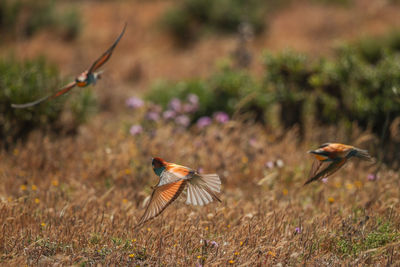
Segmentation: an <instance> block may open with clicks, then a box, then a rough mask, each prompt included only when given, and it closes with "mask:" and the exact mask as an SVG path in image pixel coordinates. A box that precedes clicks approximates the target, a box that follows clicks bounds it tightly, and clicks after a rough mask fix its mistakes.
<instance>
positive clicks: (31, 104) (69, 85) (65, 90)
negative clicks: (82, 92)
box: [11, 82, 76, 108]
mask: <svg viewBox="0 0 400 267" xmlns="http://www.w3.org/2000/svg"><path fill="white" fill-rule="evenodd" d="M75 85H76V82H71V83H69V84H67V85H66V86H65V87H63V88H61V89H60V90H59V91H57V92H56V93H55V94H53V95H47V96H45V97H42V98H40V99H38V100H36V101H33V102H29V103H25V104H11V106H12V107H13V108H29V107H32V106H35V105H37V104H39V103H41V102H43V101H45V100H47V99H48V98H50V99H53V98H56V97H58V96H60V95H63V94H65V93H66V92H68V91H69V90H71V89H72V88H74V87H75Z"/></svg>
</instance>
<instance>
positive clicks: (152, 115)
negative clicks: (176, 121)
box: [146, 111, 160, 121]
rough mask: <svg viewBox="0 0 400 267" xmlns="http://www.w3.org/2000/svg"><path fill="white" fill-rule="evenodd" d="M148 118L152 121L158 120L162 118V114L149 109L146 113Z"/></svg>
mask: <svg viewBox="0 0 400 267" xmlns="http://www.w3.org/2000/svg"><path fill="white" fill-rule="evenodd" d="M146 118H147V119H148V120H150V121H158V120H159V119H160V114H158V112H155V111H149V112H147V114H146Z"/></svg>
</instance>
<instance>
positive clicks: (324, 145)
mask: <svg viewBox="0 0 400 267" xmlns="http://www.w3.org/2000/svg"><path fill="white" fill-rule="evenodd" d="M327 146H329V143H325V144H322V145H321V146H320V147H318V148H323V147H327Z"/></svg>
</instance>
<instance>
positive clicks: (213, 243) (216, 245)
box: [210, 240, 218, 248]
mask: <svg viewBox="0 0 400 267" xmlns="http://www.w3.org/2000/svg"><path fill="white" fill-rule="evenodd" d="M210 245H211V246H213V247H215V248H217V247H218V243H217V242H215V241H214V240H213V241H211V242H210Z"/></svg>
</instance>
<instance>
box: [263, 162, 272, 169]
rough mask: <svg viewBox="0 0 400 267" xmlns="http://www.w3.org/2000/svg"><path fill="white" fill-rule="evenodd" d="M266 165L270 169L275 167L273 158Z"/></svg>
mask: <svg viewBox="0 0 400 267" xmlns="http://www.w3.org/2000/svg"><path fill="white" fill-rule="evenodd" d="M265 167H267V168H268V169H272V168H273V167H274V162H273V161H271V160H270V161H267V162H265Z"/></svg>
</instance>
